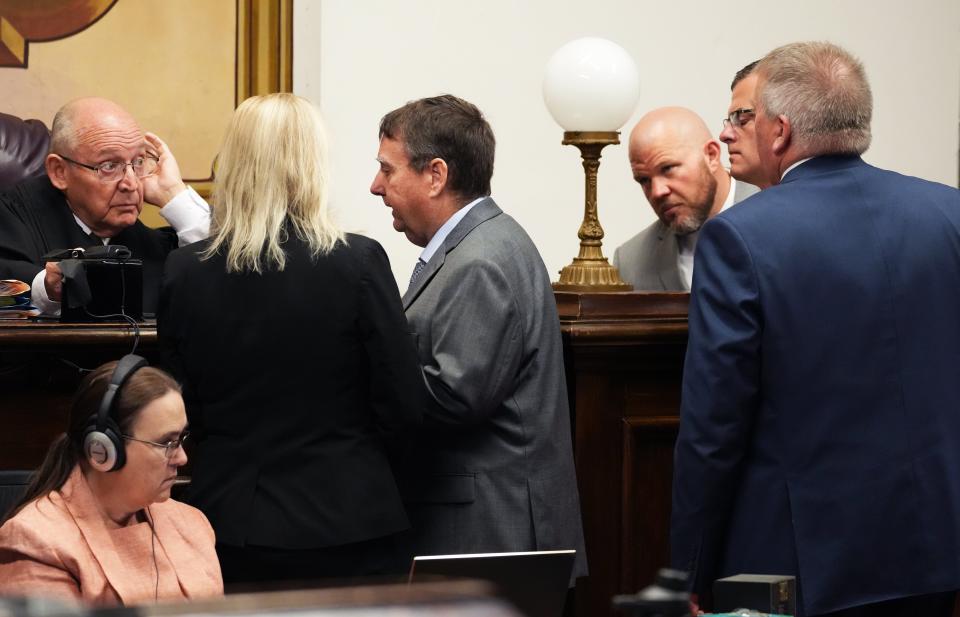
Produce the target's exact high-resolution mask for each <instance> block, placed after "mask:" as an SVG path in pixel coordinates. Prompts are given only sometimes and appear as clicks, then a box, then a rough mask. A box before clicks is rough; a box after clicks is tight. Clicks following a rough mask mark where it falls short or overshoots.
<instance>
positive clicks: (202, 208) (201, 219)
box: [160, 186, 210, 246]
mask: <svg viewBox="0 0 960 617" xmlns="http://www.w3.org/2000/svg"><path fill="white" fill-rule="evenodd" d="M160 216H162V217H163V218H164V219H165V220H166V221H167V222H168V223H170V226H171V227H173V229H174V230H175V231H176V232H177V238H178V240H179V244H180V246H186V245H187V244H192V243H193V242H196V241H198V240H203V239H204V238H206V237H207V236H208V235H210V206H209V205H207V202H206V201H204V199H203V197H200V195H198V194H197V192H196V191H195V190H193V187H192V186H188V187H187V188H186V190H184V191H180V192H179V193H178V194H177V195H176V196H175V197H174V198H173V199H171V200H170V201H169V202H167V205H165V206H164V207H162V208H160Z"/></svg>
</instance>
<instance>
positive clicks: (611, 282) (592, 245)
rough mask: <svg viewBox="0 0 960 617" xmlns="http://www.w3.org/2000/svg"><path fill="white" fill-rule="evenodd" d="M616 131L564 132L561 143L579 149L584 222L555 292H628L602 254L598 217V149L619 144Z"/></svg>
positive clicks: (561, 272) (631, 287)
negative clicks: (576, 250)
mask: <svg viewBox="0 0 960 617" xmlns="http://www.w3.org/2000/svg"><path fill="white" fill-rule="evenodd" d="M619 135H620V133H618V132H617V131H590V132H586V131H583V132H581V131H567V132H565V133H564V134H563V144H564V145H568V144H571V145H574V146H576V147H577V148H579V149H580V156H581V157H582V158H583V171H584V174H585V176H586V191H585V196H584V209H583V222H582V223H581V224H580V231H579V232H578V233H577V236H578V237H579V238H580V253H579V254H578V255H577V256H576V257H574V258H573V263H571V264H570V265H568V266H566V267H565V268H564V269H563V270H561V271H560V280H559V281H557V282H556V283H553V289H554V290H555V291H630V290H632V289H633V285H630V284H629V283H624V282H623V279H622V278H620V272H618V271H617V269H616V268H614V267H613V266H612V265H610V263H609V262H607V258H606V257H604V256H603V249H602V246H603V228H602V227H601V226H600V220H599V218H598V217H597V169H599V167H600V151H601V150H603V148H604V146H608V145H610V144H618V143H620V138H619Z"/></svg>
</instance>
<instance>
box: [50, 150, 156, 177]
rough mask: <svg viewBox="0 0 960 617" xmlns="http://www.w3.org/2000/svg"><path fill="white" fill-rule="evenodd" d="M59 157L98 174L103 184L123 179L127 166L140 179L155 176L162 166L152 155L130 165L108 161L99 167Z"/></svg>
mask: <svg viewBox="0 0 960 617" xmlns="http://www.w3.org/2000/svg"><path fill="white" fill-rule="evenodd" d="M57 156H59V157H60V158H62V159H63V160H65V161H67V162H68V163H73V164H74V165H78V166H80V167H83V168H85V169H89V170H91V171H95V172H97V176H98V177H99V178H100V181H101V182H116V181H117V180H119V179H121V178H123V176H124V174H126V173H127V166H130V167H132V168H133V173H134V174H135V175H136V176H137V177H138V178H146V177H147V176H152V175H153V174H155V173H157V168H158V167H159V166H160V161H159V160H158V159H157V158H156V157H153V156H150V155H145V156H138V157H137V158H135V159H133V160H132V161H130V162H129V163H124V162H122V161H106V162H104V163H100V164H99V165H87V164H86V163H81V162H80V161H75V160H73V159H71V158H68V157H65V156H63V155H62V154H58V155H57Z"/></svg>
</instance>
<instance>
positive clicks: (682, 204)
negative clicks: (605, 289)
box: [613, 107, 754, 291]
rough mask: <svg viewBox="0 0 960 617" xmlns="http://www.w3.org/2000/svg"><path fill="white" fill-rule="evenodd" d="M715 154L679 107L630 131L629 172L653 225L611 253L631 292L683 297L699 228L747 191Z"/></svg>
mask: <svg viewBox="0 0 960 617" xmlns="http://www.w3.org/2000/svg"><path fill="white" fill-rule="evenodd" d="M720 152H721V150H720V143H719V142H717V140H715V139H714V138H713V136H712V135H711V134H710V129H708V128H707V125H706V123H704V121H703V119H702V118H700V116H698V115H697V114H695V113H694V112H692V111H690V110H689V109H685V108H683V107H663V108H660V109H655V110H653V111H651V112H650V113H648V114H646V115H645V116H644V117H643V118H641V119H640V121H639V122H638V123H637V125H636V126H635V127H634V128H633V131H632V132H631V133H630V168H631V170H632V172H633V178H634V180H636V181H637V183H638V184H639V185H640V187H641V188H643V192H644V195H646V197H647V201H648V202H649V203H650V206H651V207H652V208H653V211H654V212H655V213H656V215H657V219H658V220H657V221H655V222H654V223H653V224H652V225H650V226H649V227H647V228H646V229H644V230H643V231H641V232H640V233H638V234H637V235H636V236H634V237H633V238H631V239H630V240H628V241H627V242H626V243H624V244H623V245H622V246H620V247H618V248H617V250H616V251H614V253H613V265H614V266H616V267H617V269H619V271H620V276H621V277H622V278H623V280H624V281H626V282H627V283H630V284H631V285H633V288H634V289H636V290H642V291H650V290H655V291H689V290H690V284H691V281H692V279H693V253H694V248H695V246H696V242H697V232H698V230H699V229H700V226H701V225H703V223H704V222H705V221H706V220H707V219H708V218H709V217H711V216H714V215H716V214H717V213H718V212H720V211H721V210H725V209H726V208H729V207H730V206H731V205H733V204H734V203H735V202H737V201H740V200H742V199H745V198H746V196H747V195H748V194H750V193H752V192H753V190H754V189H753V187H746V185H742V184H741V183H738V182H736V181H735V180H733V179H732V178H731V177H730V174H729V173H728V172H727V170H726V169H724V167H723V165H722V164H721V162H720ZM744 188H749V189H750V191H749V192H745V191H744Z"/></svg>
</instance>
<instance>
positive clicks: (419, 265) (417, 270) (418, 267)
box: [410, 259, 427, 285]
mask: <svg viewBox="0 0 960 617" xmlns="http://www.w3.org/2000/svg"><path fill="white" fill-rule="evenodd" d="M426 265H427V262H425V261H424V260H422V259H418V260H417V265H415V266H414V267H413V274H411V275H410V284H411V285H413V282H414V281H415V280H417V277H418V276H420V272H421V271H422V270H423V268H424V266H426Z"/></svg>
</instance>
